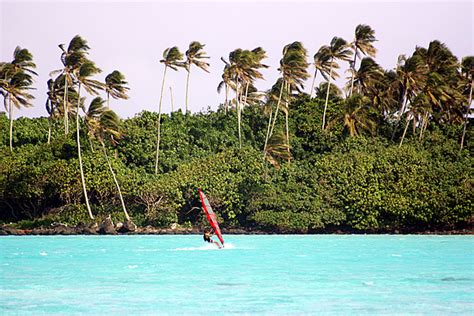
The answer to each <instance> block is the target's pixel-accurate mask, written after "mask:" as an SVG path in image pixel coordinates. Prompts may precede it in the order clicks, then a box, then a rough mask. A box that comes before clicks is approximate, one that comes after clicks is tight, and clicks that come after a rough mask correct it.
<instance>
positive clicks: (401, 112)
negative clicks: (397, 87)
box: [390, 92, 408, 141]
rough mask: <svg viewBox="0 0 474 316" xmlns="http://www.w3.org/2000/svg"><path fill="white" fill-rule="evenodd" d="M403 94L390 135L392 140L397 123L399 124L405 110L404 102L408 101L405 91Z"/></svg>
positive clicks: (396, 129)
mask: <svg viewBox="0 0 474 316" xmlns="http://www.w3.org/2000/svg"><path fill="white" fill-rule="evenodd" d="M403 95H404V96H403V99H402V105H401V107H400V110H399V114H398V116H397V122H396V123H395V127H394V128H393V132H392V137H391V138H390V139H391V140H392V141H393V139H394V138H395V134H396V133H397V131H398V125H399V124H400V119H401V117H402V115H403V112H405V109H406V104H407V102H408V98H405V92H404V93H403Z"/></svg>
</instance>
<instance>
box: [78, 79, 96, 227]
mask: <svg viewBox="0 0 474 316" xmlns="http://www.w3.org/2000/svg"><path fill="white" fill-rule="evenodd" d="M80 103H81V83H80V82H79V86H78V89H77V109H76V111H77V112H76V138H77V155H78V158H79V169H80V171H81V182H82V190H83V193H84V199H85V200H86V207H87V212H88V213H89V217H90V219H94V215H92V210H91V207H90V205H89V198H88V197H87V189H86V180H85V178H84V169H83V167H82V155H81V141H80V137H79V129H80V127H79V106H80Z"/></svg>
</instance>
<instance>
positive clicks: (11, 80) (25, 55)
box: [0, 46, 37, 151]
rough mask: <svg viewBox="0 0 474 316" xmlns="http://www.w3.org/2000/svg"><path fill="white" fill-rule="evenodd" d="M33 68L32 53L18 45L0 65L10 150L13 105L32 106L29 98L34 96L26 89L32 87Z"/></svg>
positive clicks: (0, 88)
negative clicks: (7, 115) (9, 61)
mask: <svg viewBox="0 0 474 316" xmlns="http://www.w3.org/2000/svg"><path fill="white" fill-rule="evenodd" d="M34 68H36V65H35V63H34V62H33V55H32V54H31V53H30V52H29V51H28V49H26V48H21V47H19V46H17V47H16V48H15V50H14V52H13V60H12V62H11V63H2V64H1V66H0V80H1V81H0V93H1V94H2V95H3V97H4V102H5V107H6V109H7V111H8V113H9V118H10V151H13V106H15V107H17V108H18V109H19V108H21V106H24V107H30V106H32V104H31V103H30V100H32V99H34V97H33V96H32V95H31V94H29V93H28V91H29V90H32V89H34V88H32V87H31V85H32V84H33V77H32V75H37V73H36V72H35V71H34V70H33V69H34ZM7 100H8V101H7Z"/></svg>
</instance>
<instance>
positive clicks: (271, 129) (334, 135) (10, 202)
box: [0, 25, 474, 232]
mask: <svg viewBox="0 0 474 316" xmlns="http://www.w3.org/2000/svg"><path fill="white" fill-rule="evenodd" d="M374 41H375V33H374V31H373V30H372V29H371V28H370V26H367V25H359V26H358V27H357V28H356V32H355V38H354V40H353V41H352V42H351V43H347V42H346V41H345V40H344V39H342V38H339V37H335V38H333V40H332V41H331V43H330V45H327V46H326V45H325V46H323V47H321V48H320V49H319V50H318V51H317V52H316V53H315V54H314V55H313V66H314V76H313V83H312V86H311V92H310V93H309V94H306V93H304V92H303V90H304V84H305V83H306V80H307V79H309V77H310V75H309V73H308V67H309V63H308V61H307V59H308V57H307V55H308V52H307V50H306V49H305V48H304V46H303V44H302V43H301V42H293V43H290V44H288V45H286V46H285V47H284V48H283V51H282V57H281V59H280V64H279V67H278V71H279V74H280V76H279V78H278V79H277V81H276V82H275V83H274V84H273V85H272V86H271V87H270V88H269V89H268V90H267V91H259V90H258V89H257V88H256V84H255V83H256V81H257V80H260V79H263V73H262V69H264V68H267V67H268V65H266V64H264V62H263V60H264V59H265V58H266V52H265V50H264V49H263V48H261V47H257V48H255V49H253V50H244V49H240V48H239V49H235V50H234V51H232V52H231V53H230V54H229V57H228V59H224V58H222V60H223V61H224V69H223V74H222V81H221V82H220V84H219V86H218V91H221V90H222V89H225V92H226V93H225V94H226V96H225V102H224V103H223V104H222V105H221V106H220V107H219V108H218V109H217V111H208V112H206V113H193V114H191V113H188V112H186V113H185V114H183V113H181V111H177V112H172V113H170V114H167V113H163V112H162V97H163V89H164V84H165V77H166V71H167V69H168V68H171V69H173V70H178V69H179V68H185V69H186V70H187V72H188V74H187V75H188V77H187V81H188V83H189V73H190V70H191V66H192V65H195V66H197V67H199V68H201V69H203V70H205V71H206V70H207V69H208V65H209V64H208V63H207V62H206V61H204V60H205V59H207V56H206V55H205V53H204V52H203V47H204V45H203V44H201V43H199V42H192V43H191V44H190V46H189V49H188V50H187V52H186V60H184V59H183V58H184V56H183V54H181V52H180V51H179V48H178V47H171V48H168V49H166V50H165V51H164V54H163V59H162V60H161V63H162V64H163V65H164V72H163V78H162V89H161V96H160V101H159V108H158V113H154V112H146V111H145V112H142V113H139V114H137V115H136V116H135V117H133V118H130V119H126V120H120V118H119V117H118V116H117V115H116V114H115V113H114V112H113V111H112V110H110V108H109V99H110V97H112V98H122V99H126V98H127V97H128V91H129V89H128V87H127V85H128V83H127V82H126V81H125V76H124V75H123V74H121V73H120V72H119V71H113V72H112V73H111V74H109V75H107V76H106V78H105V82H101V81H99V80H97V79H94V78H95V76H97V74H99V73H100V69H99V68H98V67H97V66H96V65H95V64H94V62H93V61H91V60H89V59H88V50H89V47H88V45H87V42H86V41H85V40H84V39H82V38H81V37H80V36H76V37H74V38H73V40H72V41H71V42H70V44H69V46H68V48H67V49H66V48H65V45H62V44H61V45H60V48H61V50H62V56H61V60H62V62H63V65H64V67H63V68H62V69H60V70H58V71H54V72H52V73H51V74H52V78H51V79H50V80H49V81H48V82H47V87H48V93H47V98H46V104H45V107H46V110H47V113H48V117H44V118H43V117H41V118H35V119H28V118H18V119H16V120H13V117H12V114H11V110H12V106H20V105H21V106H28V105H31V99H32V98H31V95H30V94H29V92H28V91H29V90H30V89H32V88H33V76H34V75H35V73H34V63H33V58H32V55H31V54H30V53H29V52H28V51H27V50H25V49H20V48H18V49H17V50H15V56H14V60H13V61H11V62H2V63H1V64H0V92H1V94H2V96H3V97H4V102H5V105H6V110H7V112H8V115H9V116H8V117H7V115H6V113H2V114H0V221H4V222H7V221H15V222H18V223H19V224H18V225H22V223H23V224H25V223H28V225H30V226H31V225H45V224H48V223H50V222H55V221H60V222H64V223H69V224H72V225H74V224H77V223H79V222H87V221H89V222H90V221H97V220H101V219H103V218H105V217H106V216H107V215H108V214H112V217H113V218H114V219H115V220H119V221H123V220H127V221H131V219H132V218H133V221H134V222H136V223H137V224H139V225H154V226H160V227H163V226H169V225H170V224H173V223H177V224H179V225H183V226H199V225H201V223H202V214H201V213H200V212H199V211H197V210H198V209H199V205H200V204H199V201H198V196H197V194H196V192H197V189H198V188H201V189H203V190H204V191H205V192H206V193H207V195H208V196H209V198H210V201H211V204H212V205H213V206H214V208H215V211H216V213H217V214H218V216H219V218H220V220H221V222H222V227H224V228H235V227H239V228H248V229H262V230H271V231H277V232H319V231H335V230H346V231H365V232H393V231H405V232H411V231H422V230H434V229H452V228H462V227H468V226H469V225H472V220H473V219H472V209H474V205H473V199H472V191H473V186H474V178H473V174H474V169H473V166H474V161H473V157H472V152H473V143H472V136H473V129H472V124H469V121H470V120H471V116H470V105H471V102H472V89H473V73H474V67H473V65H474V62H473V60H474V57H472V56H466V57H464V58H463V59H462V61H461V62H460V61H459V59H458V58H457V57H455V56H454V55H453V53H452V52H451V51H450V50H449V48H448V47H447V46H446V45H445V44H443V43H441V42H439V41H436V40H435V41H432V42H431V43H430V44H429V45H428V47H416V48H415V50H414V52H413V53H412V54H411V55H409V56H400V57H399V59H398V61H397V63H396V67H395V68H394V69H390V70H386V69H383V68H382V67H381V66H380V65H379V64H378V63H377V61H376V60H375V59H374V58H375V52H376V50H375V47H374V46H373V42H374ZM361 55H364V57H362V56H361ZM361 57H362V58H361ZM340 61H348V62H349V65H348V67H349V71H350V73H351V76H350V78H348V80H349V81H348V82H347V84H346V86H345V89H343V90H341V89H340V88H339V87H337V86H336V85H335V84H334V82H332V81H333V80H334V79H336V78H337V77H338V73H337V70H338V69H341V68H342V67H343V66H342V64H341V63H340ZM358 61H360V62H358ZM318 73H319V74H321V77H322V81H321V82H319V84H318V85H316V76H317V74H318ZM83 90H86V91H87V92H88V94H89V95H91V96H93V97H94V98H93V99H92V100H91V101H90V102H88V101H87V97H85V96H84V93H83V92H84V91H83ZM187 90H188V88H186V92H185V93H186V100H187V94H188V92H187ZM231 90H232V91H233V92H234V97H233V98H230V96H229V92H230V91H231ZM343 91H345V92H346V93H347V97H345V96H344V92H343ZM313 92H314V97H313ZM102 93H103V94H104V95H103V96H101V94H102ZM103 98H104V99H103ZM85 104H89V106H88V107H87V108H86V106H85ZM186 104H187V101H186ZM290 110H291V111H290ZM281 113H283V114H284V115H280V114H281ZM72 116H75V119H76V127H75V132H76V133H75V139H71V137H70V135H69V134H68V132H69V128H70V126H69V118H70V117H72ZM13 122H14V123H15V130H12V128H11V126H12V124H13ZM235 122H237V124H235ZM321 127H323V128H322V129H321ZM410 127H411V128H410ZM290 139H291V144H290ZM97 149H99V150H97ZM154 149H156V151H154ZM262 150H263V155H264V159H262ZM160 153H161V156H160ZM290 162H291V163H290ZM158 171H159V172H158ZM22 221H23V222H22ZM24 221H28V222H24ZM25 225H26V224H25Z"/></svg>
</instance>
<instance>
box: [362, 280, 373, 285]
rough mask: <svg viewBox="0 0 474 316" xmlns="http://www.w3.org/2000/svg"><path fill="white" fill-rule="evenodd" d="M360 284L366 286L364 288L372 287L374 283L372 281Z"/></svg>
mask: <svg viewBox="0 0 474 316" xmlns="http://www.w3.org/2000/svg"><path fill="white" fill-rule="evenodd" d="M362 284H364V285H366V286H372V285H374V282H372V281H366V282H362Z"/></svg>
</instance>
